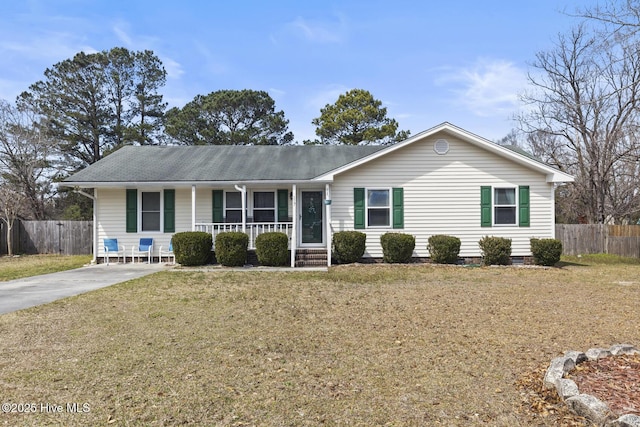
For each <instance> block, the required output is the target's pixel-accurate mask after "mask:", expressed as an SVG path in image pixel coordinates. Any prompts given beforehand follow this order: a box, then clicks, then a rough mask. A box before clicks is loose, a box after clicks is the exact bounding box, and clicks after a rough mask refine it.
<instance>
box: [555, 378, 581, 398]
mask: <svg viewBox="0 0 640 427" xmlns="http://www.w3.org/2000/svg"><path fill="white" fill-rule="evenodd" d="M556 391H557V392H558V396H560V399H562V400H566V399H567V398H569V397H572V396H577V395H578V394H580V391H579V390H578V385H577V384H576V383H575V381H573V380H570V379H567V378H560V379H559V380H558V381H556Z"/></svg>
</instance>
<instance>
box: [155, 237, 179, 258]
mask: <svg viewBox="0 0 640 427" xmlns="http://www.w3.org/2000/svg"><path fill="white" fill-rule="evenodd" d="M162 257H166V258H167V261H169V260H171V264H175V263H176V255H175V254H174V253H173V241H170V242H169V250H166V251H163V250H162V246H160V252H159V255H158V263H161V262H162Z"/></svg>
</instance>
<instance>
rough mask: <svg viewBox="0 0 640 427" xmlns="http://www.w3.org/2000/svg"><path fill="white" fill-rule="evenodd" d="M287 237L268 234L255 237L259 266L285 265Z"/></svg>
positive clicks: (276, 233) (283, 234) (275, 233)
mask: <svg viewBox="0 0 640 427" xmlns="http://www.w3.org/2000/svg"><path fill="white" fill-rule="evenodd" d="M288 246H289V237H288V236H287V235H286V234H285V233H280V232H269V233H262V234H260V235H258V237H256V255H257V257H258V262H259V263H260V265H268V266H279V265H286V264H287V260H288V258H289V249H288Z"/></svg>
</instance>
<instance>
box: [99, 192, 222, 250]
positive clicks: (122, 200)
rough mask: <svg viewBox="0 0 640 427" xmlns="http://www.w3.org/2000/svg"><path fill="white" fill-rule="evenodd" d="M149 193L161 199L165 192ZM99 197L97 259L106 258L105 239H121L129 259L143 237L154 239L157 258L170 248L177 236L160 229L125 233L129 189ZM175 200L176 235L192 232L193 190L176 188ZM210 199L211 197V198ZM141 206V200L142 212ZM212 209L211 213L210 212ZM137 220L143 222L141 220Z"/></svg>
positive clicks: (139, 204) (120, 241) (119, 241)
mask: <svg viewBox="0 0 640 427" xmlns="http://www.w3.org/2000/svg"><path fill="white" fill-rule="evenodd" d="M141 191H145V192H146V191H147V190H146V189H141ZM148 191H151V192H154V191H159V192H160V198H161V199H162V194H163V192H162V189H158V190H155V189H154V190H148ZM96 195H97V196H98V199H97V201H96V203H97V212H98V254H97V257H98V258H100V257H102V255H103V242H104V240H103V239H105V238H111V239H114V238H115V239H118V244H119V245H124V246H125V249H126V253H127V256H131V249H132V248H133V247H134V246H137V245H138V243H139V241H140V238H141V237H152V238H153V241H154V243H153V247H154V250H155V251H156V256H157V251H158V248H159V247H160V246H163V247H164V248H168V247H169V241H170V240H171V236H172V235H173V234H174V233H163V232H162V231H161V230H160V231H145V232H144V233H143V232H139V233H127V232H126V221H125V214H126V189H124V188H119V189H105V188H100V189H97V190H96ZM175 197H176V199H175V207H176V209H175V230H176V232H179V231H191V189H190V188H189V189H176V190H175ZM210 200H211V196H209V201H210ZM140 206H141V202H140V200H138V211H140ZM210 206H211V205H209V212H211V207H210ZM138 221H140V218H139V219H138ZM138 225H140V222H138Z"/></svg>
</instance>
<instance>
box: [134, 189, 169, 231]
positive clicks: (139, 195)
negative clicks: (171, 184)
mask: <svg viewBox="0 0 640 427" xmlns="http://www.w3.org/2000/svg"><path fill="white" fill-rule="evenodd" d="M143 193H158V195H159V197H160V212H159V214H160V224H159V229H158V230H143V229H142V228H143V222H142V221H143V215H142V213H143V212H144V211H143V209H142V194H143ZM138 206H139V208H138V233H162V230H164V192H163V191H162V190H151V189H146V190H145V189H138ZM149 212H155V211H149Z"/></svg>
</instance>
